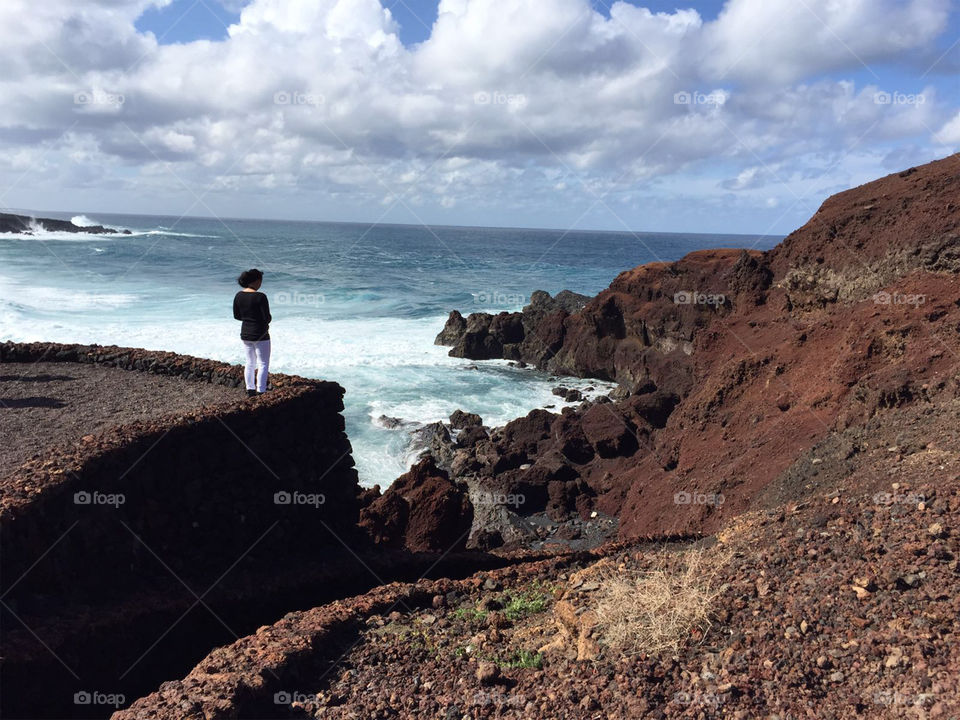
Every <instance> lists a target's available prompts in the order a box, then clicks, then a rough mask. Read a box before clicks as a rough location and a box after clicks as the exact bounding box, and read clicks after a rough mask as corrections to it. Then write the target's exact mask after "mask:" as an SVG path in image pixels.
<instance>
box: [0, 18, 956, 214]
mask: <svg viewBox="0 0 960 720" xmlns="http://www.w3.org/2000/svg"><path fill="white" fill-rule="evenodd" d="M151 4H162V3H151V2H150V1H149V0H92V1H91V2H86V3H83V4H77V3H75V2H74V1H73V0H47V1H46V2H44V3H39V4H37V3H33V4H30V5H28V4H27V3H26V1H25V0H4V2H3V4H2V5H0V64H3V66H4V68H5V70H6V69H7V68H9V72H5V74H4V76H3V78H0V87H2V88H3V90H4V96H5V97H6V98H8V99H9V101H8V102H5V103H3V104H2V105H0V151H2V152H3V155H2V157H8V158H12V157H18V158H20V159H19V160H18V163H20V164H22V156H20V155H17V153H19V152H21V151H23V150H25V149H26V148H31V149H35V148H36V146H37V145H38V144H39V146H40V147H41V148H42V151H43V152H44V153H46V154H47V157H48V162H51V161H54V162H55V161H56V159H57V158H63V159H64V161H65V162H66V160H67V159H68V158H72V157H74V156H75V154H76V152H79V153H80V155H79V157H82V158H83V162H89V163H90V165H91V166H93V167H95V168H101V167H102V168H106V170H105V171H101V172H100V173H99V178H100V181H101V182H102V183H103V186H104V187H105V188H108V187H109V188H110V189H111V192H114V191H116V188H117V187H118V183H119V184H120V185H121V187H136V183H137V181H138V180H137V177H131V168H133V169H134V171H135V172H138V173H139V178H140V182H142V183H144V185H146V186H149V187H150V188H151V193H150V195H151V197H155V198H158V199H159V200H165V199H166V201H167V202H169V203H173V202H175V201H176V198H177V197H178V195H177V194H178V193H182V189H183V188H182V181H187V182H189V183H191V184H195V185H197V186H198V187H202V188H207V187H213V188H215V189H222V190H224V191H228V190H229V191H231V192H233V193H242V192H245V191H251V192H252V191H254V190H260V189H264V188H265V189H272V190H275V191H277V192H278V193H279V192H280V191H281V190H283V191H284V192H283V197H284V198H291V199H290V200H289V201H288V202H290V203H291V205H288V206H286V207H287V208H289V207H292V206H293V205H292V204H293V203H296V202H299V199H298V198H297V197H296V195H297V193H301V194H305V195H310V194H316V193H318V192H320V193H323V194H324V197H336V198H338V200H337V203H336V204H335V207H336V208H339V209H342V208H344V207H352V208H354V210H355V213H356V214H355V216H357V217H363V216H364V214H369V213H368V211H367V210H366V209H365V208H366V207H367V204H368V203H371V202H375V201H373V200H372V198H377V199H378V200H379V199H380V198H384V197H386V198H394V199H396V198H398V197H399V198H402V202H401V206H402V205H404V204H407V203H409V204H410V205H411V206H415V207H421V208H424V211H425V212H426V213H427V214H430V213H435V215H434V216H436V217H451V216H449V215H444V214H443V213H444V212H445V211H447V210H452V209H454V208H456V210H457V212H461V213H467V212H470V210H469V209H470V208H476V209H477V210H476V212H478V213H482V212H486V209H489V208H496V207H505V206H508V205H509V206H511V207H516V208H523V207H524V206H526V207H527V211H528V212H530V209H531V208H543V209H542V210H534V212H542V213H543V217H547V218H550V217H553V215H552V210H551V209H550V204H551V203H555V204H556V207H558V208H560V209H562V211H563V212H570V213H571V214H573V215H576V214H577V213H578V212H579V207H577V208H575V207H574V205H575V203H573V202H571V199H573V198H578V199H579V200H580V201H581V203H582V205H584V206H588V205H590V204H591V203H592V204H594V205H597V200H598V198H600V200H601V201H602V202H601V203H600V207H603V206H604V205H606V202H605V201H603V198H604V197H605V193H621V199H622V198H625V197H627V196H628V195H629V196H630V197H631V198H632V199H631V203H633V204H634V205H636V203H641V204H642V203H643V202H647V200H645V198H647V197H648V196H649V192H656V187H657V186H656V183H657V182H658V180H662V179H666V178H680V179H681V180H682V182H681V183H680V184H685V185H686V186H688V187H690V186H692V185H691V181H692V179H693V178H694V177H695V176H696V174H697V173H701V172H704V171H705V168H709V167H711V166H716V167H721V166H722V168H723V169H722V172H720V173H719V176H718V177H712V178H711V179H710V182H708V183H705V184H703V185H702V186H698V187H700V190H699V191H698V192H700V193H701V198H702V199H703V202H705V203H708V202H714V201H717V200H718V199H719V198H720V197H721V193H722V194H723V196H726V195H727V194H730V193H733V194H738V193H751V192H752V191H754V190H758V191H759V190H760V188H762V193H763V194H762V195H756V197H753V196H752V195H751V196H750V197H751V198H752V199H751V200H750V201H749V202H750V203H752V204H753V205H756V206H760V207H763V206H767V207H771V208H772V207H774V205H773V204H771V201H777V203H779V202H780V200H778V198H779V197H780V195H779V194H778V193H776V192H773V191H774V190H775V189H777V188H781V189H782V186H783V185H784V183H791V182H795V181H796V180H795V178H796V177H799V176H801V175H802V174H803V172H804V169H805V168H816V169H817V170H816V173H821V174H822V164H823V163H822V161H823V158H825V157H827V158H829V159H830V161H831V164H835V165H836V169H835V171H834V172H832V173H830V177H829V178H822V179H821V181H820V182H821V184H822V185H823V186H826V185H827V184H828V183H829V184H835V183H837V182H838V178H839V177H840V176H841V175H842V173H843V168H844V167H845V166H846V165H847V164H848V163H850V162H852V160H848V159H847V156H849V157H850V158H854V157H856V156H858V155H862V154H863V153H868V154H869V157H870V162H872V163H875V164H876V167H878V168H880V167H882V163H883V158H884V157H887V156H888V155H889V151H888V150H887V151H884V152H882V153H880V152H874V151H871V150H870V148H871V147H872V146H873V145H876V144H883V143H897V142H898V141H900V140H902V139H904V138H911V139H912V142H918V138H921V139H922V138H924V137H925V138H926V139H927V141H928V147H932V146H929V143H931V142H936V143H940V144H947V145H950V144H956V143H957V142H960V115H955V113H956V110H957V109H956V107H950V106H949V105H948V104H947V103H945V102H944V101H942V100H941V99H940V98H938V97H937V92H936V87H934V86H932V85H931V86H929V87H925V88H893V87H886V86H885V84H884V83H883V81H882V80H875V81H873V82H871V84H869V85H867V86H860V85H857V84H855V83H854V82H853V81H852V80H844V79H834V78H835V77H836V74H837V73H841V74H842V73H844V72H846V73H848V74H850V75H852V74H854V73H860V74H863V73H864V72H865V71H864V70H863V65H862V64H861V63H866V64H868V65H869V64H871V63H875V64H877V66H878V67H879V66H880V64H882V63H903V64H904V65H903V67H905V68H908V67H909V66H908V63H909V61H910V58H911V53H919V52H921V51H922V50H923V49H924V48H926V46H928V45H929V44H930V43H931V42H932V41H933V40H934V39H935V38H936V37H938V36H939V35H940V34H941V33H942V32H943V30H944V28H945V26H946V21H947V3H946V1H945V0H911V1H909V2H903V1H900V2H898V1H896V0H873V1H872V2H867V1H866V0H850V1H849V2H843V3H838V2H835V1H834V0H805V1H804V2H800V3H796V2H790V1H789V0H777V1H776V2H774V1H772V0H729V2H727V4H726V6H725V7H724V10H723V11H722V12H721V13H720V15H719V17H718V18H717V19H716V20H714V21H711V22H706V21H704V20H703V19H702V18H701V17H700V15H699V14H698V13H697V12H695V11H693V10H678V11H676V12H673V13H653V12H650V11H649V10H646V9H644V8H638V7H635V6H633V5H631V4H628V3H625V2H616V3H614V4H613V6H612V8H611V10H610V17H609V18H608V17H604V16H603V15H601V14H600V13H598V12H596V11H594V10H593V9H592V8H591V7H590V5H589V3H588V2H587V0H538V1H537V2H536V3H532V2H529V0H441V3H440V7H439V13H438V18H437V21H436V24H435V26H434V28H433V32H432V34H431V36H430V38H429V39H428V40H426V41H425V42H424V43H422V44H420V45H418V46H414V47H409V48H408V47H404V46H403V45H402V44H401V42H400V40H399V38H398V35H397V32H398V29H397V26H396V23H395V21H394V20H393V18H392V17H391V15H390V13H389V12H388V11H387V10H385V9H384V7H383V6H382V5H381V4H380V3H379V2H378V1H377V0H251V1H250V2H246V3H235V4H234V9H242V12H241V15H240V20H239V22H238V23H237V24H235V25H234V26H232V27H231V28H230V30H229V37H228V38H227V39H226V40H224V41H222V42H209V41H198V42H194V43H187V44H177V45H167V46H159V45H157V43H156V40H155V39H154V38H153V37H152V36H151V35H143V34H140V33H137V32H136V30H135V28H134V25H133V23H134V21H135V20H136V18H137V17H139V15H140V14H141V13H142V12H143V11H144V10H145V9H146V8H147V7H149V6H150V5H151ZM225 5H226V3H225ZM35 6H36V7H35ZM826 72H830V73H833V75H831V77H825V76H824V75H823V73H826ZM867 75H868V76H869V73H867ZM871 77H872V76H871ZM78 93H87V94H89V95H91V96H93V97H96V98H98V99H99V100H103V101H104V102H78V101H77V94H78ZM878 93H889V94H891V97H896V93H900V94H901V95H902V96H904V97H905V96H907V95H909V94H910V93H921V94H922V95H923V98H924V101H923V102H922V103H920V102H916V101H914V102H890V103H879V102H877V101H876V97H877V94H878ZM111 97H113V98H117V97H121V98H123V101H122V102H113V103H112V104H111V103H110V102H108V100H109V98H111ZM951 118H952V119H951ZM72 123H76V124H75V125H74V126H73V127H72V128H71V127H70V126H71V124H72ZM68 128H70V132H69V133H68V134H67V135H66V137H61V135H62V134H63V133H64V131H66V130H67V129H68ZM937 129H939V130H937ZM935 130H937V132H936V133H935ZM917 147H918V148H919V149H918V150H917V151H916V152H917V154H920V155H922V154H923V152H924V150H923V148H922V147H920V146H917ZM928 152H929V150H928ZM70 162H73V163H76V162H77V161H76V160H70ZM38 167H39V166H38ZM114 167H117V168H122V175H119V176H112V175H111V174H110V169H111V168H114ZM784 168H790V170H791V172H789V173H788V172H787V171H786V170H785V169H784ZM172 169H175V176H174V175H172V174H170V172H168V171H169V170H172ZM4 172H5V171H4V170H0V175H3V174H4ZM118 172H119V171H118ZM164 173H166V174H167V176H166V178H165V176H164ZM816 173H815V174H816ZM11 174H12V173H11ZM713 174H715V175H716V174H717V173H713ZM75 176H76V178H78V179H76V178H75ZM787 176H789V178H788V177H787ZM96 177H97V176H96V174H94V175H93V176H91V177H87V176H84V177H80V176H79V174H78V173H65V174H64V178H63V180H62V181H61V183H60V185H61V189H62V190H64V191H67V190H68V189H69V185H68V184H67V183H69V182H74V179H71V178H75V181H76V182H78V183H82V184H83V185H84V187H86V186H88V185H89V184H90V183H96V182H97V179H96ZM790 178H793V179H790ZM14 179H15V178H14V177H10V178H9V180H10V182H12V181H13V180H14ZM32 179H33V180H34V181H35V183H36V186H37V187H40V185H41V182H40V181H41V180H43V181H44V182H45V183H48V182H49V177H48V176H44V177H42V178H41V175H40V171H38V174H37V175H36V178H32V177H31V176H30V175H29V174H28V175H27V176H26V177H25V178H24V180H23V181H22V182H21V185H20V186H19V187H18V188H16V189H14V190H13V191H11V194H12V195H17V193H18V192H21V193H22V195H21V196H22V197H25V198H28V197H30V196H29V194H28V193H27V190H28V189H29V188H30V187H31V184H30V183H31V181H32ZM165 180H166V186H165V187H164V182H165ZM46 187H48V188H49V184H47V185H46ZM659 187H660V188H661V189H660V192H672V191H668V190H664V188H667V187H670V184H664V183H661V184H660V186H659ZM628 190H629V191H630V192H629V193H627V192H626V191H628ZM637 190H642V191H643V192H636V191H637ZM104 197H105V198H108V197H110V196H109V195H104ZM258 197H262V198H264V199H263V200H262V202H264V203H265V204H266V206H268V207H275V205H273V204H271V201H270V195H269V194H260V195H258ZM278 197H279V195H278ZM784 199H785V201H786V203H787V204H789V193H788V194H787V195H786V196H785V198H784ZM211 202H212V203H216V202H217V201H215V200H214V199H213V198H212V199H211ZM219 202H220V203H221V204H222V206H223V207H225V208H230V207H231V206H230V203H231V199H230V196H229V195H226V194H225V195H224V196H223V197H222V198H220V200H219ZM236 202H238V203H240V204H238V205H237V206H235V207H236V209H233V210H227V211H228V212H234V213H236V212H238V211H247V210H248V209H250V208H249V206H248V205H247V204H246V203H245V201H236ZM388 202H391V201H390V200H388ZM68 204H69V203H68ZM218 207H220V205H218ZM637 207H641V206H637ZM157 209H160V208H159V207H158V208H157ZM167 209H168V210H169V211H170V212H177V211H178V208H177V207H170V208H167ZM250 210H251V211H254V212H255V211H256V209H250ZM518 212H519V211H518ZM457 217H461V216H457ZM638 217H643V213H642V210H641V211H638ZM791 221H792V219H791ZM614 224H617V223H614Z"/></svg>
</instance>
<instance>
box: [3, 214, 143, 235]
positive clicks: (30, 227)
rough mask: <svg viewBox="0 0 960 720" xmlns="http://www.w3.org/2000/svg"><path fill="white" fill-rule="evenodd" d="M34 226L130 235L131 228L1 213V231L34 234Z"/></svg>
mask: <svg viewBox="0 0 960 720" xmlns="http://www.w3.org/2000/svg"><path fill="white" fill-rule="evenodd" d="M34 228H40V229H41V230H45V231H47V232H69V233H89V234H91V235H116V234H118V233H119V234H121V235H130V234H131V233H130V231H129V230H116V229H114V228H108V227H104V226H103V225H91V226H87V227H80V226H79V225H74V224H73V223H72V222H70V221H69V220H54V219H53V218H35V217H28V216H26V215H12V214H10V213H0V233H16V234H18V235H32V234H33V232H34Z"/></svg>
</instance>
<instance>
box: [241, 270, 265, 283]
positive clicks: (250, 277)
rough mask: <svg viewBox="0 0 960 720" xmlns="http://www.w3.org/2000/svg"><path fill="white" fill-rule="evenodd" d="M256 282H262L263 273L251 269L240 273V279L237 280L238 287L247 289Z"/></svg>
mask: <svg viewBox="0 0 960 720" xmlns="http://www.w3.org/2000/svg"><path fill="white" fill-rule="evenodd" d="M257 280H263V273H262V272H260V271H259V270H257V269H256V268H251V269H250V270H244V271H243V272H242V273H240V277H238V278H237V282H238V283H240V287H245V288H248V287H250V286H251V285H253V284H254V283H256V282H257Z"/></svg>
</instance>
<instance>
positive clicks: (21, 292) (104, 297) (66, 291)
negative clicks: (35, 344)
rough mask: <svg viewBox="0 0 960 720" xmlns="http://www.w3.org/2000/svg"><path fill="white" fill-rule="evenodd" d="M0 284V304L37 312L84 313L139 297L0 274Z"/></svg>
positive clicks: (108, 308)
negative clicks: (2, 292)
mask: <svg viewBox="0 0 960 720" xmlns="http://www.w3.org/2000/svg"><path fill="white" fill-rule="evenodd" d="M0 286H2V287H3V288H4V289H5V291H6V295H7V298H8V299H6V300H0V303H2V304H6V303H10V304H11V305H15V306H16V307H17V308H18V309H19V310H20V311H24V310H26V311H35V312H40V313H83V312H89V311H101V312H102V311H107V310H117V309H119V308H123V307H127V306H129V305H133V304H134V303H136V302H137V301H138V299H139V298H138V297H137V296H136V295H133V294H128V293H101V292H95V291H88V290H78V289H75V288H57V287H45V286H42V285H32V284H26V283H21V282H17V281H16V280H13V279H11V278H6V277H0Z"/></svg>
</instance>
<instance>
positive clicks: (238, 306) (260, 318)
mask: <svg viewBox="0 0 960 720" xmlns="http://www.w3.org/2000/svg"><path fill="white" fill-rule="evenodd" d="M233 317H234V318H235V319H237V320H242V321H243V324H242V325H241V326H240V339H241V340H252V341H254V342H256V341H258V340H269V339H270V321H271V320H272V319H273V318H271V317H270V302H269V301H268V300H267V296H266V295H264V294H263V293H262V292H244V291H242V290H241V291H240V292H238V293H237V294H236V296H235V297H234V298H233Z"/></svg>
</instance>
